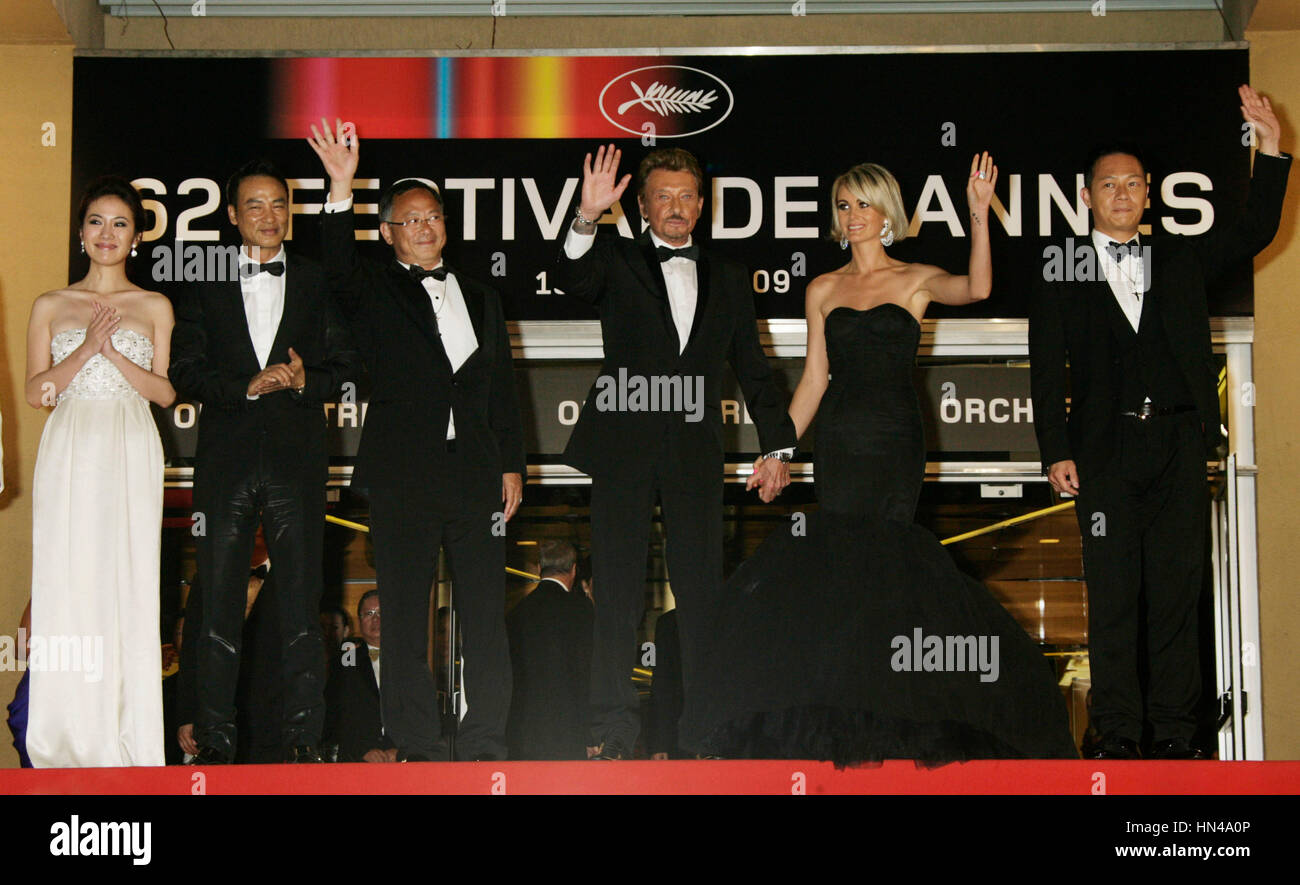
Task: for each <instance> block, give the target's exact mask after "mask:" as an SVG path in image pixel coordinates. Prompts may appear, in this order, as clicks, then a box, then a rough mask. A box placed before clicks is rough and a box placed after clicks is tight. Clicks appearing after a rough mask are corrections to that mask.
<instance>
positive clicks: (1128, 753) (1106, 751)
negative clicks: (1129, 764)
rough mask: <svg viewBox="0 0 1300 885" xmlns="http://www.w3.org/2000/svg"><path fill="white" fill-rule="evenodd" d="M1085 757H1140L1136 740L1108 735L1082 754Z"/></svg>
mask: <svg viewBox="0 0 1300 885" xmlns="http://www.w3.org/2000/svg"><path fill="white" fill-rule="evenodd" d="M1083 758H1085V759H1140V758H1142V757H1141V754H1140V753H1138V745H1137V741H1133V740H1129V739H1128V738H1126V737H1118V736H1116V735H1108V736H1107V737H1104V738H1101V739H1100V740H1098V741H1097V742H1096V743H1095V744H1093V745H1092V746H1091V747H1089V748H1088V749H1087V750H1086V751H1085V752H1084V754H1083Z"/></svg>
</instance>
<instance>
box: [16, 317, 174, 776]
mask: <svg viewBox="0 0 1300 885" xmlns="http://www.w3.org/2000/svg"><path fill="white" fill-rule="evenodd" d="M85 335H86V332H85V330H84V329H76V330H69V331H66V332H60V333H59V334H57V335H55V336H54V339H53V340H52V341H51V342H50V351H51V354H52V356H53V362H54V364H55V365H57V364H58V363H59V362H61V361H62V360H64V359H66V358H67V357H68V355H69V354H71V353H72V352H73V351H74V350H76V349H77V347H79V346H80V345H81V342H82V341H83V340H84V339H85ZM113 346H114V347H116V348H117V349H118V351H120V352H121V353H122V354H123V355H124V356H126V357H127V358H128V359H130V360H131V361H132V362H133V363H135V364H136V365H138V366H140V367H142V368H144V369H150V368H151V367H152V364H153V342H152V341H150V340H149V339H148V338H147V337H145V336H144V335H140V334H139V333H136V332H132V331H128V330H124V329H119V330H118V331H117V332H114V333H113ZM162 495H163V452H162V443H161V441H160V440H159V438H158V429H157V426H156V425H155V424H154V420H153V416H152V415H151V414H150V412H149V404H148V402H147V401H146V400H145V399H144V398H143V397H142V396H140V394H139V393H137V392H136V390H135V388H134V387H132V386H131V384H130V383H129V382H128V381H127V380H126V378H125V377H124V376H123V375H122V373H121V372H120V371H118V369H117V367H116V366H114V365H113V364H112V363H111V362H109V361H108V359H106V358H105V357H103V356H101V355H100V354H95V355H94V356H92V357H91V358H90V359H89V360H88V361H87V362H86V364H85V366H83V367H82V369H81V371H80V372H78V373H77V375H76V377H75V378H74V379H73V380H72V383H71V384H69V385H68V387H67V389H66V390H64V391H63V393H61V394H60V395H59V401H58V405H57V406H56V407H55V409H54V412H53V414H51V415H50V417H49V420H48V421H46V423H45V430H44V432H43V433H42V434H41V447H40V451H39V453H38V454H37V456H36V474H35V478H34V480H33V482H32V649H31V654H30V657H29V663H28V667H29V669H30V671H31V701H30V714H29V720H28V728H27V752H28V753H29V754H30V756H31V758H32V764H33V765H34V766H36V767H37V768H64V767H87V766H119V765H162V764H163V714H162V659H161V651H160V643H159V632H158V630H159V627H158V567H159V549H160V545H161V535H162Z"/></svg>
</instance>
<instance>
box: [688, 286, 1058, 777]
mask: <svg viewBox="0 0 1300 885" xmlns="http://www.w3.org/2000/svg"><path fill="white" fill-rule="evenodd" d="M919 342H920V326H919V324H918V323H917V322H916V320H915V318H913V317H912V315H911V314H910V313H908V311H907V310H906V309H904V308H902V307H900V306H899V305H896V304H883V305H879V306H877V307H875V308H872V309H870V310H866V311H856V310H852V309H850V308H845V307H840V308H836V309H835V310H833V311H831V313H830V314H829V315H828V316H827V318H826V351H827V356H828V359H829V362H830V371H831V381H830V385H829V387H828V388H827V390H826V394H825V395H824V397H823V398H822V403H821V406H820V409H819V418H818V425H817V494H818V498H819V501H820V504H821V506H820V509H819V511H818V512H817V513H815V514H810V515H809V517H808V519H807V521H806V523H804V524H803V525H802V526H801V525H800V524H799V522H798V521H794V520H792V523H791V526H790V529H788V530H778V531H776V532H773V533H772V535H771V536H769V537H768V538H767V539H766V540H765V541H764V542H763V544H762V545H761V546H760V547H759V549H758V551H757V552H756V553H755V555H754V556H753V557H752V558H751V559H749V560H748V561H746V562H745V563H744V564H742V565H741V566H740V567H739V568H738V569H737V570H736V573H735V574H734V575H733V576H732V577H731V579H730V580H729V581H728V583H727V587H726V589H725V592H724V598H723V603H722V608H721V610H720V611H719V612H718V615H719V617H718V621H717V622H716V623H717V624H718V627H717V631H716V632H717V641H716V643H715V644H714V647H713V648H712V649H711V650H710V652H709V655H708V657H707V658H706V661H707V663H706V666H705V667H703V668H702V672H699V673H696V674H690V675H688V678H689V679H690V682H691V684H690V685H689V686H688V687H687V707H686V710H685V713H684V715H683V717H682V722H681V733H682V745H683V746H684V747H686V748H688V749H691V750H694V751H696V752H699V753H702V754H707V755H719V756H723V757H727V758H782V759H805V758H806V759H822V760H832V761H834V762H835V763H837V764H840V765H845V764H855V763H860V762H867V761H878V760H883V759H915V760H918V761H919V762H922V763H924V764H939V763H943V762H951V761H957V760H965V759H980V758H1074V757H1075V756H1076V753H1075V749H1074V744H1073V741H1072V740H1071V737H1070V733H1069V730H1068V725H1067V718H1066V711H1065V703H1064V700H1063V699H1062V697H1061V694H1060V692H1059V690H1058V688H1057V686H1056V681H1055V679H1054V676H1053V673H1052V669H1051V667H1050V665H1049V663H1048V662H1047V660H1046V659H1045V658H1044V657H1043V655H1042V654H1041V653H1040V651H1039V649H1038V648H1037V646H1035V644H1034V643H1033V642H1032V641H1031V640H1030V639H1029V637H1028V636H1027V635H1026V634H1025V632H1024V630H1022V629H1021V628H1020V626H1019V625H1018V624H1017V623H1016V622H1015V620H1014V619H1013V618H1012V617H1011V616H1010V615H1009V614H1007V612H1006V610H1005V609H1004V608H1003V607H1002V606H1001V605H1000V604H999V603H998V602H997V600H995V599H994V598H993V597H992V596H991V595H990V594H989V592H988V590H987V589H986V588H985V587H984V586H983V585H982V584H980V583H979V582H977V581H975V580H973V579H971V578H969V577H967V576H966V575H964V574H963V573H962V572H960V571H959V570H958V569H957V567H956V565H955V564H954V563H953V561H952V557H951V556H950V555H949V553H948V552H947V551H946V550H944V549H943V547H942V546H941V545H940V544H939V542H938V540H937V539H936V538H935V537H934V535H932V534H931V533H930V532H928V531H927V530H925V529H924V528H922V527H920V526H918V525H916V524H915V522H914V519H915V514H916V505H917V501H918V499H919V497H920V491H921V482H922V479H923V476H924V472H925V441H924V435H923V431H922V426H921V413H920V408H919V406H918V403H917V397H916V391H915V389H914V388H913V386H912V366H913V364H914V362H915V358H916V347H917V344H918V343H919Z"/></svg>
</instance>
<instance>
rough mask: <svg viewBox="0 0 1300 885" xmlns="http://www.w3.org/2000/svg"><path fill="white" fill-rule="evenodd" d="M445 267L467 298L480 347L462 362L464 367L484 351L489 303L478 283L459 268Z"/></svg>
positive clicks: (476, 339)
mask: <svg viewBox="0 0 1300 885" xmlns="http://www.w3.org/2000/svg"><path fill="white" fill-rule="evenodd" d="M444 267H447V275H448V276H447V278H448V279H451V277H453V276H454V277H455V278H456V288H458V289H460V297H461V298H463V299H465V311H466V312H467V313H468V314H469V322H470V325H471V326H473V327H474V340H475V341H476V342H477V343H478V347H477V348H476V349H475V350H474V352H473V353H471V354H470V355H469V359H467V360H465V362H464V363H462V364H461V367H460V368H461V369H464V368H465V366H468V365H469V364H470V362H471V361H473V360H474V359H475V358H477V357H478V355H479V354H481V353H483V352H484V347H483V323H484V319H483V311H484V310H486V309H487V304H486V299H485V298H484V297H483V292H482V290H481V289H480V288H479V286H478V284H477V283H475V282H474V281H473V280H470V279H467V278H466V277H464V276H462V275H461V274H460V273H459V272H458V271H457V270H455V269H454V268H452V267H450V266H448V265H444ZM457 371H458V372H459V371H460V369H457Z"/></svg>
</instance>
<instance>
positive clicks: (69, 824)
mask: <svg viewBox="0 0 1300 885" xmlns="http://www.w3.org/2000/svg"><path fill="white" fill-rule="evenodd" d="M50 837H51V838H50V854H51V855H52V856H54V857H129V858H131V863H133V864H135V865H136V866H148V864H149V861H150V860H151V859H152V858H153V850H152V844H153V824H152V823H150V822H149V821H143V822H141V821H93V820H82V819H81V818H80V816H78V815H75V814H74V815H72V816H71V817H70V818H69V819H68V820H67V821H55V822H54V823H53V824H51V825H50Z"/></svg>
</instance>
